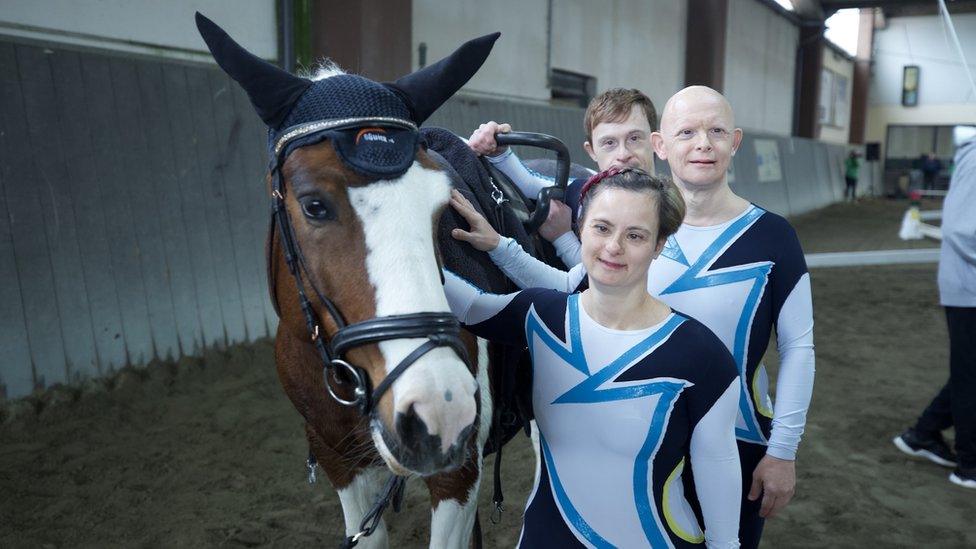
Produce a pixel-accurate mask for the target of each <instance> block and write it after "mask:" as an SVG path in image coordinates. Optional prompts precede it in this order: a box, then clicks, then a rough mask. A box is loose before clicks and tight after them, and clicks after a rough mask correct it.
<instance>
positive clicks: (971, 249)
mask: <svg viewBox="0 0 976 549" xmlns="http://www.w3.org/2000/svg"><path fill="white" fill-rule="evenodd" d="M974 211H976V140H972V141H968V142H966V143H965V144H963V145H962V146H960V147H959V150H958V151H957V152H956V158H955V170H954V173H953V176H952V180H951V182H950V184H949V193H948V195H947V196H946V198H945V204H944V205H943V207H942V247H941V250H940V254H939V297H940V302H941V304H942V305H943V306H944V307H945V312H946V323H947V325H948V328H949V381H948V382H947V383H946V385H945V387H943V388H942V390H941V391H939V394H938V395H936V396H935V398H934V399H933V400H932V402H931V403H930V404H929V405H928V407H927V408H926V409H925V411H924V412H922V415H921V416H920V417H919V418H918V420H917V421H916V423H915V426H914V427H912V428H910V429H908V430H907V431H905V432H904V433H902V434H901V435H899V436H897V437H895V439H894V443H895V446H897V447H898V449H899V450H901V451H902V452H905V453H906V454H909V455H912V456H916V457H922V458H925V459H928V460H929V461H932V462H934V463H937V464H939V465H943V466H946V467H955V470H954V471H953V472H952V474H950V475H949V480H950V481H951V482H953V483H954V484H958V485H959V486H963V487H965V488H972V489H976V215H973V212H974ZM949 427H954V428H955V431H956V444H955V446H956V451H955V453H953V452H952V450H950V449H949V446H948V445H947V444H946V443H945V440H943V438H942V430H943V429H948V428H949Z"/></svg>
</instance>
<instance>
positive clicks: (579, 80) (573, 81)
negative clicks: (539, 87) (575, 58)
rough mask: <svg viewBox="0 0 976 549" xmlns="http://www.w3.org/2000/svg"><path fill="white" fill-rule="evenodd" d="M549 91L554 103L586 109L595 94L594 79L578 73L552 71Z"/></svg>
mask: <svg viewBox="0 0 976 549" xmlns="http://www.w3.org/2000/svg"><path fill="white" fill-rule="evenodd" d="M549 89H550V90H551V92H552V99H553V100H554V101H553V102H554V103H563V104H566V105H572V106H574V107H577V106H578V107H583V108H586V106H587V105H589V103H590V99H593V96H594V95H595V94H596V78H594V77H592V76H589V75H586V74H580V73H578V72H572V71H567V70H563V69H552V71H551V72H550V74H549Z"/></svg>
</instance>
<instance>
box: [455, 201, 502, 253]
mask: <svg viewBox="0 0 976 549" xmlns="http://www.w3.org/2000/svg"><path fill="white" fill-rule="evenodd" d="M451 207H452V208H454V209H455V210H456V211H457V213H459V214H461V217H463V218H464V219H465V220H466V221H467V222H468V225H471V228H470V230H468V231H465V230H462V229H454V230H453V231H451V236H453V237H454V238H456V239H458V240H463V241H464V242H467V243H469V244H471V245H472V246H474V249H476V250H478V251H482V252H490V251H492V250H494V249H495V248H497V247H498V243H499V242H500V241H501V237H500V236H498V233H497V232H496V231H495V229H494V228H492V226H491V224H489V223H488V220H487V219H485V216H483V215H481V214H480V213H478V210H476V209H474V206H473V205H472V204H471V202H468V199H467V198H464V195H462V194H461V193H459V192H458V191H457V190H452V191H451Z"/></svg>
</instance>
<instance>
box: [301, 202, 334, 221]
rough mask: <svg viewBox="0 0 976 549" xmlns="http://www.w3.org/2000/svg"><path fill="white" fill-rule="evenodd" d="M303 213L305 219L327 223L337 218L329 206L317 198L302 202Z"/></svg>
mask: <svg viewBox="0 0 976 549" xmlns="http://www.w3.org/2000/svg"><path fill="white" fill-rule="evenodd" d="M302 213H304V214H305V217H307V218H309V219H314V220H316V221H327V220H329V219H333V218H334V217H335V216H333V215H332V211H331V210H330V209H329V204H328V203H327V202H325V201H324V200H320V199H317V198H309V199H307V200H302Z"/></svg>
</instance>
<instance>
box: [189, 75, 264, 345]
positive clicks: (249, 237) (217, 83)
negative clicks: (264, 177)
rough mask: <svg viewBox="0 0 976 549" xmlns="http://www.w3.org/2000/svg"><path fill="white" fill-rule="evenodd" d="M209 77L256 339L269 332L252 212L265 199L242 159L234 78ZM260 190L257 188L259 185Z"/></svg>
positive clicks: (221, 169) (247, 324)
mask: <svg viewBox="0 0 976 549" xmlns="http://www.w3.org/2000/svg"><path fill="white" fill-rule="evenodd" d="M203 76H204V77H206V78H207V79H208V84H209V89H210V96H211V97H212V98H213V100H212V103H213V104H212V110H213V117H214V132H215V135H216V141H217V143H216V147H215V148H214V149H213V152H214V154H216V156H217V160H218V164H217V175H219V176H220V179H221V183H222V185H223V187H222V190H221V193H222V194H223V197H224V200H223V201H224V203H225V204H226V207H227V220H228V224H229V229H230V237H231V241H232V245H233V252H234V263H235V265H236V268H235V269H234V271H235V273H230V275H234V274H236V277H237V283H238V287H239V288H240V299H241V307H242V309H243V320H244V328H245V330H246V332H245V334H244V337H245V339H248V340H251V341H253V340H254V339H255V337H258V334H264V333H266V332H267V326H266V321H265V318H264V304H263V303H262V298H264V295H265V294H266V293H267V292H266V286H265V285H264V284H262V283H261V270H262V269H263V268H264V257H262V256H261V255H259V254H256V253H254V252H255V251H256V248H255V246H254V241H253V239H254V235H255V233H256V231H254V225H255V224H261V221H260V217H256V216H254V215H252V212H254V208H252V207H251V206H252V204H253V203H257V202H259V201H263V197H262V196H260V195H259V194H257V193H253V194H252V193H251V192H249V191H251V189H252V186H251V185H248V184H247V181H248V179H255V178H256V174H249V173H246V172H245V170H244V166H243V163H242V161H241V160H242V159H241V143H240V141H241V137H242V136H241V132H242V130H243V121H242V120H241V117H240V116H237V115H236V114H235V113H234V99H233V96H232V95H231V93H230V86H231V85H232V82H230V81H229V80H228V79H227V78H226V77H224V76H223V75H220V74H217V73H216V72H213V71H208V72H206V73H204V74H203ZM255 190H256V189H255Z"/></svg>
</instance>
